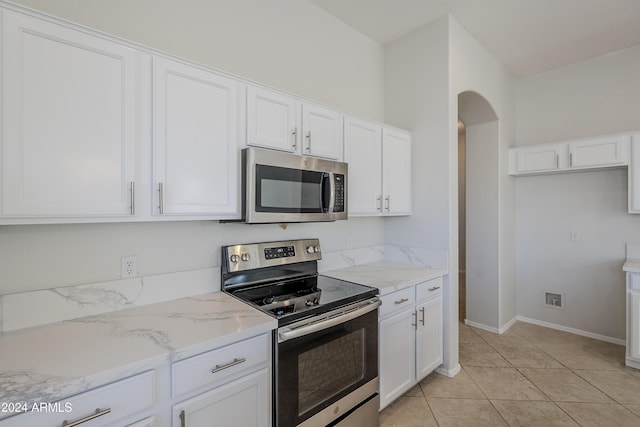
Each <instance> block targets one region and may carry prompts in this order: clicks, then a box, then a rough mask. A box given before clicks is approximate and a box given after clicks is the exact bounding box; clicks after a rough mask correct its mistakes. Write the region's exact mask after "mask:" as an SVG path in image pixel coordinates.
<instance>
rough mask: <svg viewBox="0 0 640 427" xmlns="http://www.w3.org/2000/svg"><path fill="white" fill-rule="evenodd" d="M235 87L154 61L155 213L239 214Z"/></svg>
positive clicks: (212, 76)
mask: <svg viewBox="0 0 640 427" xmlns="http://www.w3.org/2000/svg"><path fill="white" fill-rule="evenodd" d="M237 101H238V92H237V83H236V81H235V80H233V79H229V78H226V77H223V76H220V75H218V74H215V73H213V72H210V71H208V70H205V69H202V68H198V67H195V66H191V65H188V64H185V63H182V62H177V61H173V60H169V59H166V58H161V57H154V58H153V130H154V132H153V151H154V153H153V169H154V182H155V185H156V190H157V191H154V195H155V198H154V199H155V200H156V201H157V203H154V204H155V206H156V207H157V208H156V209H154V213H160V214H165V215H184V214H191V215H211V216H214V217H229V216H230V215H232V214H237V213H238V203H237V202H238V199H237V183H238V168H239V153H238V145H237V126H238V122H237Z"/></svg>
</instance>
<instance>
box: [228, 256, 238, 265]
mask: <svg viewBox="0 0 640 427" xmlns="http://www.w3.org/2000/svg"><path fill="white" fill-rule="evenodd" d="M229 261H231V262H232V263H234V264H237V263H238V261H240V257H239V256H238V255H236V254H233V255H231V256H230V257H229Z"/></svg>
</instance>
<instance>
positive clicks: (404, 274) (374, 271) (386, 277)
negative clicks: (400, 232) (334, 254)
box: [321, 261, 447, 296]
mask: <svg viewBox="0 0 640 427" xmlns="http://www.w3.org/2000/svg"><path fill="white" fill-rule="evenodd" d="M321 274H322V275H324V276H329V277H334V278H336V279H340V280H346V281H348V282H354V283H359V284H361V285H368V286H373V287H374V288H378V289H379V290H380V295H381V296H382V295H387V294H389V293H391V292H395V291H399V290H400V289H404V288H407V287H410V286H415V285H417V284H418V283H422V282H426V281H427V280H431V279H436V278H438V277H442V276H445V275H446V274H447V271H446V270H439V269H434V268H426V267H421V266H417V265H413V264H403V263H398V262H388V261H380V262H372V263H369V264H360V265H356V266H353V267H346V268H340V269H337V270H329V271H323V272H322V273H321Z"/></svg>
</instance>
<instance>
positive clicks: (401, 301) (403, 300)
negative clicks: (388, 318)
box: [395, 298, 409, 304]
mask: <svg viewBox="0 0 640 427" xmlns="http://www.w3.org/2000/svg"><path fill="white" fill-rule="evenodd" d="M407 301H409V299H408V298H402V299H401V300H398V301H396V302H395V304H404V303H405V302H407Z"/></svg>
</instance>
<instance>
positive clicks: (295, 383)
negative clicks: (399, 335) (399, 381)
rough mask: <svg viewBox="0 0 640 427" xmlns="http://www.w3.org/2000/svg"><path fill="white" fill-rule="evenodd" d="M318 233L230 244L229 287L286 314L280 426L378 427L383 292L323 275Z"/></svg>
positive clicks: (226, 250) (278, 389) (279, 351)
mask: <svg viewBox="0 0 640 427" xmlns="http://www.w3.org/2000/svg"><path fill="white" fill-rule="evenodd" d="M319 259H321V250H320V243H319V241H318V239H308V240H293V241H279V242H269V243H257V244H248V245H234V246H225V247H223V248H222V289H223V291H225V292H228V293H230V294H232V295H234V296H235V297H237V298H239V299H241V300H242V301H245V302H247V303H249V304H251V305H253V306H254V307H256V308H257V309H259V310H262V311H264V312H266V313H268V314H270V315H271V316H274V317H275V318H277V319H278V329H277V330H276V331H275V332H274V335H273V349H274V356H273V357H274V359H273V362H274V364H273V365H274V389H273V393H274V394H273V397H274V399H273V401H274V411H273V413H274V425H275V426H278V427H291V426H326V425H329V424H330V425H332V426H333V425H337V426H357V427H361V426H377V425H378V409H379V397H378V307H379V306H380V299H379V298H378V297H377V294H378V290H377V289H375V288H371V287H369V286H362V285H359V284H355V283H350V282H345V281H342V280H337V279H333V278H330V277H326V276H322V275H319V274H318V270H317V260H319Z"/></svg>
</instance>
